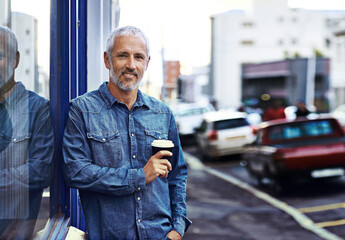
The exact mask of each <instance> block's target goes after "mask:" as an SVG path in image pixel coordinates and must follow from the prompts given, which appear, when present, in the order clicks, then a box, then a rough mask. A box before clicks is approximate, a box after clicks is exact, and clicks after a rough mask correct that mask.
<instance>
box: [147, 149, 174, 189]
mask: <svg viewBox="0 0 345 240" xmlns="http://www.w3.org/2000/svg"><path fill="white" fill-rule="evenodd" d="M164 156H172V153H171V152H169V151H165V150H164V151H159V152H158V153H156V154H155V155H153V156H152V157H151V158H150V159H149V160H148V162H147V163H146V165H145V167H144V172H145V177H146V184H149V183H151V182H152V181H153V180H155V179H156V178H157V177H158V176H159V177H168V172H169V171H171V164H170V162H169V161H168V160H167V159H162V158H163V157H164Z"/></svg>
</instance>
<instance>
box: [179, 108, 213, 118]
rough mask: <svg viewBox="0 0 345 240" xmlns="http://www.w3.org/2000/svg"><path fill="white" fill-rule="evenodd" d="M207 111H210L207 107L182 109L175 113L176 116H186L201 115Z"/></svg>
mask: <svg viewBox="0 0 345 240" xmlns="http://www.w3.org/2000/svg"><path fill="white" fill-rule="evenodd" d="M207 112H208V109H207V108H193V109H181V110H179V111H178V112H176V113H175V116H178V117H186V116H193V115H201V114H204V113H207Z"/></svg>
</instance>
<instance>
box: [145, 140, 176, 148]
mask: <svg viewBox="0 0 345 240" xmlns="http://www.w3.org/2000/svg"><path fill="white" fill-rule="evenodd" d="M151 146H153V147H162V148H164V147H168V148H171V147H174V143H173V142H172V141H171V140H154V141H153V142H152V143H151Z"/></svg>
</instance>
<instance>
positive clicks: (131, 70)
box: [121, 68, 138, 77]
mask: <svg viewBox="0 0 345 240" xmlns="http://www.w3.org/2000/svg"><path fill="white" fill-rule="evenodd" d="M124 74H134V75H135V76H136V77H137V76H138V72H137V71H136V70H135V69H129V68H126V69H125V70H123V71H121V75H124Z"/></svg>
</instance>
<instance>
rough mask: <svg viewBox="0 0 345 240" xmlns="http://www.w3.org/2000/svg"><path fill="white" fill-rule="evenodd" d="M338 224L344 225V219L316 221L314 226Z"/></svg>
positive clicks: (322, 226)
mask: <svg viewBox="0 0 345 240" xmlns="http://www.w3.org/2000/svg"><path fill="white" fill-rule="evenodd" d="M340 225H345V219H340V220H335V221H329V222H320V223H316V226H318V227H321V228H324V227H335V226H340Z"/></svg>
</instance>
